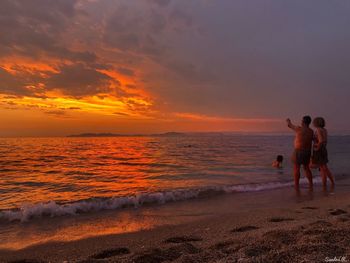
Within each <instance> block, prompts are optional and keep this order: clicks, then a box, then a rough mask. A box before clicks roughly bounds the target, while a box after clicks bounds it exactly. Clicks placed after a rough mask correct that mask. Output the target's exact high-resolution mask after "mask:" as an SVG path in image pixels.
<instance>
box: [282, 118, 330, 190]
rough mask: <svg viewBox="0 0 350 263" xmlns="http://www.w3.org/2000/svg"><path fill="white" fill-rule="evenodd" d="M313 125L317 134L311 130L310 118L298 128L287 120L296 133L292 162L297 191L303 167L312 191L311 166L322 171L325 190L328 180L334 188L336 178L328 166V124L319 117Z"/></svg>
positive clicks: (304, 119) (305, 119) (303, 121)
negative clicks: (326, 127)
mask: <svg viewBox="0 0 350 263" xmlns="http://www.w3.org/2000/svg"><path fill="white" fill-rule="evenodd" d="M312 123H313V126H314V127H315V132H314V131H313V130H312V129H311V128H310V124H311V117H310V116H304V117H303V119H302V121H301V126H296V125H294V124H293V123H292V122H291V120H290V119H287V125H288V127H289V128H291V129H292V130H294V131H295V140H294V153H293V156H292V161H293V164H294V185H295V189H297V190H298V189H299V180H300V169H301V167H303V169H304V172H305V176H306V178H307V179H308V181H309V188H310V189H312V187H313V182H312V172H311V169H310V166H312V167H315V168H319V169H320V172H321V176H322V183H323V187H324V188H326V187H327V178H328V179H329V180H330V182H331V186H332V187H333V186H334V178H333V175H332V173H331V171H330V170H329V168H328V165H327V163H328V152H327V140H328V133H327V130H326V129H325V126H326V122H325V120H324V119H323V118H321V117H317V118H315V119H314V120H313V122H312ZM310 163H311V165H310Z"/></svg>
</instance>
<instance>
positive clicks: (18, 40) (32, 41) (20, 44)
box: [0, 0, 96, 62]
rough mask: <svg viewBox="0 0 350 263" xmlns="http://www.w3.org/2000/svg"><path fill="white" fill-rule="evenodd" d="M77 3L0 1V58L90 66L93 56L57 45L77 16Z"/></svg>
mask: <svg viewBox="0 0 350 263" xmlns="http://www.w3.org/2000/svg"><path fill="white" fill-rule="evenodd" d="M76 3H77V0H33V1H21V0H2V1H0V10H2V11H1V12H2V13H1V16H0V32H1V41H0V57H1V56H9V55H21V56H27V57H31V58H40V57H43V56H50V57H53V58H56V59H60V60H63V59H68V60H73V61H84V62H94V61H95V60H96V55H95V54H94V53H92V52H89V51H75V50H72V49H70V48H67V47H66V46H65V44H64V43H62V42H61V40H62V39H64V35H63V34H64V33H65V32H66V31H67V30H68V29H69V27H70V26H71V23H73V20H72V19H73V18H74V17H75V16H76V15H77V14H79V12H78V11H77V9H76V8H75V6H76Z"/></svg>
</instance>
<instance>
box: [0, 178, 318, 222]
mask: <svg viewBox="0 0 350 263" xmlns="http://www.w3.org/2000/svg"><path fill="white" fill-rule="evenodd" d="M314 182H315V183H316V184H318V183H320V182H321V180H320V178H315V180H314ZM305 183H306V180H305V179H302V180H301V184H305ZM292 185H293V182H270V183H261V184H245V185H228V186H208V187H203V188H197V189H179V190H172V191H164V192H154V193H140V194H136V195H133V196H125V197H109V198H91V199H88V200H81V201H77V202H73V203H64V204H60V203H56V202H55V201H49V202H46V203H37V204H30V205H23V206H22V207H20V208H18V209H12V210H3V211H0V220H1V221H6V222H12V221H20V222H26V221H28V220H30V219H33V218H40V217H58V216H66V215H76V214H81V213H88V212H97V211H102V210H117V209H122V208H130V207H134V208H138V207H141V206H143V205H145V204H165V203H169V202H176V201H184V200H189V199H195V198H205V197H210V196H215V195H220V194H227V193H242V192H258V191H266V190H272V189H278V188H283V187H289V186H292Z"/></svg>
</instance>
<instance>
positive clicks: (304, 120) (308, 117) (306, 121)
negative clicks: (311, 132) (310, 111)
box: [303, 115, 311, 126]
mask: <svg viewBox="0 0 350 263" xmlns="http://www.w3.org/2000/svg"><path fill="white" fill-rule="evenodd" d="M303 123H305V124H306V125H307V126H309V125H310V123H311V117H310V116H308V115H307V116H304V117H303Z"/></svg>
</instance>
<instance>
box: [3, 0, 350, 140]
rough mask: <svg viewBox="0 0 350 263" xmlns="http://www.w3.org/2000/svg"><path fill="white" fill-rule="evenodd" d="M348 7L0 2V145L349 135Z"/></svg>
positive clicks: (312, 0) (131, 0) (270, 2)
mask: <svg viewBox="0 0 350 263" xmlns="http://www.w3.org/2000/svg"><path fill="white" fill-rule="evenodd" d="M349 14H350V2H349V1H347V0H334V1H329V0H309V1H305V0H264V1H261V0H249V1H247V0H31V1H27V0H1V1H0V136H2V137H6V136H64V135H68V134H76V133H83V132H114V133H158V132H167V131H179V132H199V131H205V132H208V131H216V132H217V131H240V132H241V131H248V132H252V131H253V132H271V131H272V132H273V131H276V132H285V131H287V128H286V127H285V119H286V118H287V117H290V118H292V120H294V122H296V123H299V122H300V119H301V117H302V116H303V115H306V114H309V115H311V116H312V117H316V116H323V117H325V118H326V121H327V127H328V128H329V130H332V131H334V132H349V131H350V122H349V119H348V116H349V115H348V112H349V111H348V109H349V107H348V100H349V98H350V74H349V72H350V52H349V47H350V30H349V28H350V16H349Z"/></svg>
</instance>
